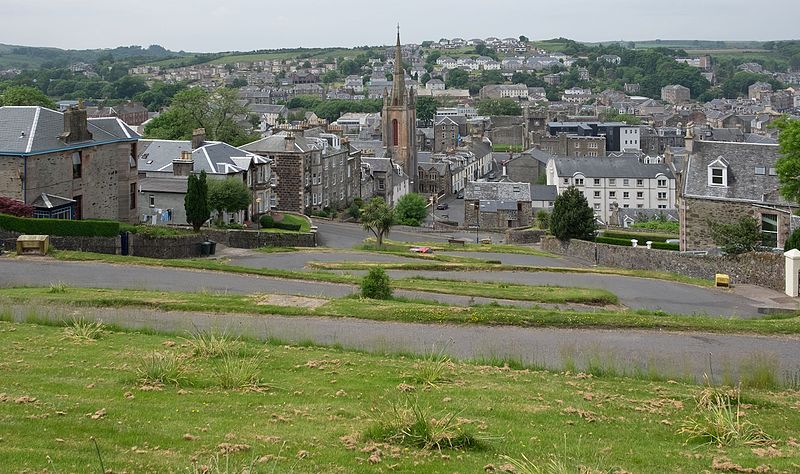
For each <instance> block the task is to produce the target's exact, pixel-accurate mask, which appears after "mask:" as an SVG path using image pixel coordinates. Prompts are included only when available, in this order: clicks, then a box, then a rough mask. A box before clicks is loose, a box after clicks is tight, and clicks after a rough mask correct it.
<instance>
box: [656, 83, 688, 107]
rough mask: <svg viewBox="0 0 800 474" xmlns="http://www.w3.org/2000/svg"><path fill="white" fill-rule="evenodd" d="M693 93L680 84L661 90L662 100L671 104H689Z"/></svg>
mask: <svg viewBox="0 0 800 474" xmlns="http://www.w3.org/2000/svg"><path fill="white" fill-rule="evenodd" d="M690 97H691V91H690V90H689V88H688V87H684V86H682V85H680V84H672V85H669V86H664V87H662V88H661V100H663V101H664V102H668V103H670V104H683V103H685V102H689V98H690Z"/></svg>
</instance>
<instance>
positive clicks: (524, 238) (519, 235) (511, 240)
mask: <svg viewBox="0 0 800 474" xmlns="http://www.w3.org/2000/svg"><path fill="white" fill-rule="evenodd" d="M545 234H546V232H545V231H543V230H539V229H509V230H507V231H506V243H508V244H537V243H539V242H540V241H541V240H542V237H544V235H545Z"/></svg>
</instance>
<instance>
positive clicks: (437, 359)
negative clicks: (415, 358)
mask: <svg viewBox="0 0 800 474" xmlns="http://www.w3.org/2000/svg"><path fill="white" fill-rule="evenodd" d="M450 365H451V363H450V357H448V356H447V354H445V353H444V351H440V352H438V353H435V352H431V353H430V354H429V355H428V357H426V358H425V360H423V361H422V362H420V363H419V364H418V365H417V367H416V372H415V373H414V375H413V376H412V380H413V381H414V382H415V383H418V384H420V385H424V386H430V387H435V386H436V385H437V384H440V383H445V382H450V381H451V379H450V378H449V377H448V376H447V372H449V370H450Z"/></svg>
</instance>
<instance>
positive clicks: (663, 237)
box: [603, 230, 677, 243]
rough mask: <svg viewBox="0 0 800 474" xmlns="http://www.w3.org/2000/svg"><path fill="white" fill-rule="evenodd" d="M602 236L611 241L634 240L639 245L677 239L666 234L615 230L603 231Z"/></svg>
mask: <svg viewBox="0 0 800 474" xmlns="http://www.w3.org/2000/svg"><path fill="white" fill-rule="evenodd" d="M603 236H604V237H610V238H612V239H628V240H630V239H636V240H638V241H639V242H640V243H644V242H647V241H648V240H649V241H651V242H666V241H667V239H677V237H676V236H673V235H668V234H645V233H639V232H620V231H616V230H606V231H603Z"/></svg>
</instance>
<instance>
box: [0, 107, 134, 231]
mask: <svg viewBox="0 0 800 474" xmlns="http://www.w3.org/2000/svg"><path fill="white" fill-rule="evenodd" d="M138 140H139V135H137V134H136V133H135V132H134V131H133V130H132V129H131V128H130V127H128V126H127V125H126V124H125V123H124V122H122V121H121V120H120V119H118V118H98V119H88V118H87V113H86V110H85V109H77V108H71V109H68V110H66V111H65V112H63V113H62V112H56V111H55V110H50V109H47V108H44V107H0V195H2V196H7V197H11V198H14V199H18V200H20V201H23V202H25V203H27V204H31V203H32V202H33V201H34V200H36V199H37V198H39V197H40V196H41V195H42V194H43V193H44V194H49V195H53V196H58V197H61V198H65V199H67V200H72V201H74V207H73V212H72V213H71V216H70V217H72V218H74V219H111V220H117V221H123V222H135V221H136V194H137V193H136V183H137V177H138V173H137V168H136V155H137V146H138ZM64 217H66V215H64Z"/></svg>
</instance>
